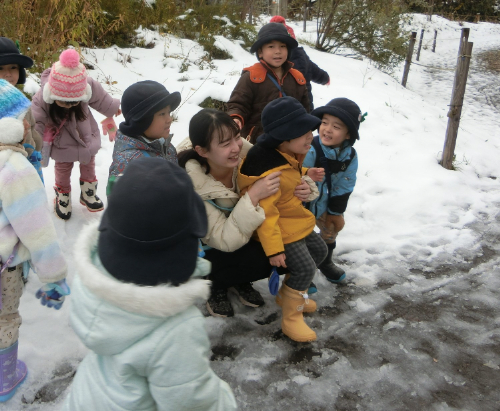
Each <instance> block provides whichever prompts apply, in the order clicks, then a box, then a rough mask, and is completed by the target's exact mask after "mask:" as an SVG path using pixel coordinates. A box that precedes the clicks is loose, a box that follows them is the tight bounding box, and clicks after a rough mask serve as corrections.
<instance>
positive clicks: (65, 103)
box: [57, 100, 80, 107]
mask: <svg viewBox="0 0 500 411" xmlns="http://www.w3.org/2000/svg"><path fill="white" fill-rule="evenodd" d="M57 101H58V102H59V103H60V104H61V105H63V106H66V107H74V106H77V105H78V104H80V102H79V101H61V100H57Z"/></svg>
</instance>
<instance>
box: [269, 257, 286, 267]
mask: <svg viewBox="0 0 500 411" xmlns="http://www.w3.org/2000/svg"><path fill="white" fill-rule="evenodd" d="M285 260H286V256H285V254H278V255H275V256H274V257H269V264H271V265H272V266H273V267H285V268H286V264H285Z"/></svg>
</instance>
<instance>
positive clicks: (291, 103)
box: [257, 97, 321, 147]
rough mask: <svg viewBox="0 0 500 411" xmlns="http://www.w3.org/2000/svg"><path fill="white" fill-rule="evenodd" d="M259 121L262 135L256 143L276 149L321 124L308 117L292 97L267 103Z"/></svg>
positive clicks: (316, 119) (317, 120) (318, 120)
mask: <svg viewBox="0 0 500 411" xmlns="http://www.w3.org/2000/svg"><path fill="white" fill-rule="evenodd" d="M261 120H262V127H263V128H264V134H262V135H261V136H260V137H258V138H257V143H258V144H259V145H262V146H266V147H277V146H279V145H280V144H281V143H282V142H283V141H289V140H293V139H295V138H298V137H301V136H303V135H304V134H306V133H307V132H308V131H311V130H316V129H317V128H318V127H319V125H320V124H321V120H320V119H318V118H317V117H314V116H312V115H310V114H309V113H308V112H307V111H306V109H305V108H304V106H303V105H302V104H300V102H299V101H298V100H297V99H295V98H293V97H281V98H277V99H276V100H273V101H271V102H270V103H268V104H267V105H266V107H264V110H262V116H261Z"/></svg>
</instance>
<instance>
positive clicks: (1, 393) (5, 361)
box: [0, 341, 28, 402]
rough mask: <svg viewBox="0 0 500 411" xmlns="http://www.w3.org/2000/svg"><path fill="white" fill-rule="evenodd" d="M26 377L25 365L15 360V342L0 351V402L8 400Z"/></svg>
mask: <svg viewBox="0 0 500 411" xmlns="http://www.w3.org/2000/svg"><path fill="white" fill-rule="evenodd" d="M27 375H28V369H27V368H26V364H25V363H23V362H22V361H20V360H18V359H17V341H16V342H15V343H14V344H12V345H11V346H10V347H7V348H2V349H0V402H5V401H8V400H10V399H11V398H12V397H13V396H14V394H15V393H16V389H17V387H19V385H21V383H22V382H23V381H24V380H25V379H26V376H27Z"/></svg>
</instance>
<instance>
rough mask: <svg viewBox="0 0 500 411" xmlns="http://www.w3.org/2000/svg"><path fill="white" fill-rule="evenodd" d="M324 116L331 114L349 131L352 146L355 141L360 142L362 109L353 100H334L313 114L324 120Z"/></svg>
mask: <svg viewBox="0 0 500 411" xmlns="http://www.w3.org/2000/svg"><path fill="white" fill-rule="evenodd" d="M323 114H330V115H331V116H334V117H337V118H339V119H340V120H342V122H343V123H344V124H345V125H346V126H347V128H348V129H349V136H350V137H351V138H350V140H351V142H352V144H354V141H356V140H359V132H358V130H359V125H360V122H361V117H362V116H361V109H360V108H359V106H358V105H357V104H356V103H355V102H354V101H352V100H349V99H348V98H345V97H339V98H334V99H333V100H330V101H329V102H328V103H327V104H326V105H324V106H321V107H318V108H316V109H314V110H313V111H312V112H311V115H313V116H316V117H318V118H319V119H322V118H323Z"/></svg>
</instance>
